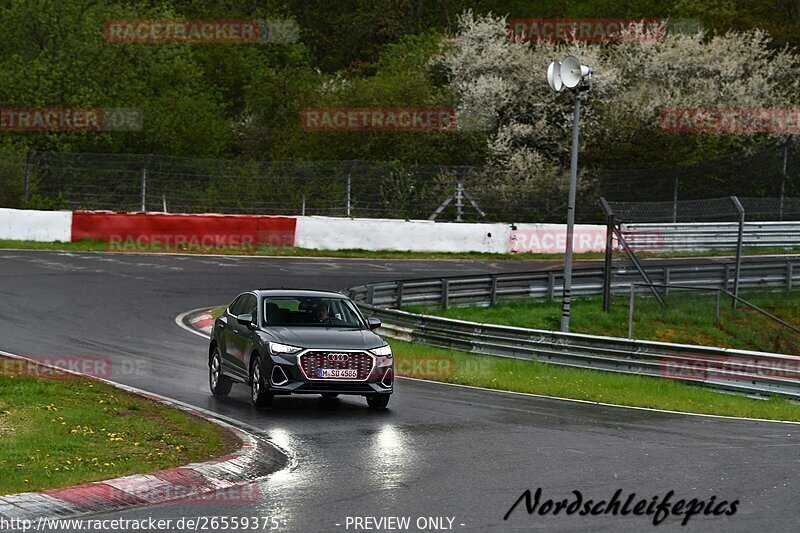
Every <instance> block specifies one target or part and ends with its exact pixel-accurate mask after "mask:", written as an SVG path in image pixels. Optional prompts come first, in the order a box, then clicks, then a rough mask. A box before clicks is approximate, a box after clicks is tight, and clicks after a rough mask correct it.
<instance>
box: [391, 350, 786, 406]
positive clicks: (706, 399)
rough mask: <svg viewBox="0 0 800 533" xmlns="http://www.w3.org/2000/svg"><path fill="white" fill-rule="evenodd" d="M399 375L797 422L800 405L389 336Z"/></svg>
mask: <svg viewBox="0 0 800 533" xmlns="http://www.w3.org/2000/svg"><path fill="white" fill-rule="evenodd" d="M390 344H391V345H392V351H393V352H394V355H395V365H396V368H397V370H398V373H399V374H403V375H406V376H409V377H418V378H423V379H433V380H435V381H444V382H446V383H458V384H462V385H473V386H478V387H487V388H491V389H499V390H506V391H515V392H529V393H534V394H542V395H546V396H558V397H562V398H574V399H578V400H587V401H593V402H603V403H610V404H615V405H628V406H635V407H649V408H655V409H666V410H670V411H682V412H687V413H702V414H713V415H722V416H737V417H747V418H764V419H768V420H791V421H800V406H798V405H797V404H796V403H792V402H790V401H788V400H784V399H781V398H772V399H770V400H756V399H751V398H747V397H744V396H737V395H732V394H723V393H720V392H716V391H713V390H710V389H704V388H702V387H696V386H691V385H686V384H683V383H679V382H677V381H670V380H666V379H657V378H649V377H642V376H626V375H623V374H613V373H610V372H600V371H596V370H581V369H577V368H568V367H559V366H557V365H550V364H547V363H539V362H536V361H521V360H516V359H504V358H500V357H487V356H479V355H474V354H469V353H464V352H458V351H454V350H444V349H440V348H434V347H429V346H424V345H421V344H413V343H409V342H403V341H397V340H390Z"/></svg>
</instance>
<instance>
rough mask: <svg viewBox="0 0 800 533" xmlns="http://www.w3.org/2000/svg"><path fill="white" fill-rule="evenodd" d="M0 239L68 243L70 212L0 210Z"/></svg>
mask: <svg viewBox="0 0 800 533" xmlns="http://www.w3.org/2000/svg"><path fill="white" fill-rule="evenodd" d="M0 239H9V240H17V241H40V242H54V241H59V242H70V240H71V239H72V212H71V211H33V210H28V209H5V208H0Z"/></svg>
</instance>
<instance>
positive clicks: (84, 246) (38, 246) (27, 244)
mask: <svg viewBox="0 0 800 533" xmlns="http://www.w3.org/2000/svg"><path fill="white" fill-rule="evenodd" d="M0 249H11V250H64V251H77V252H128V253H131V252H136V253H181V254H186V253H190V254H198V255H204V254H205V255H208V254H217V255H252V256H257V257H349V258H365V259H475V260H481V259H484V260H490V259H508V260H515V261H526V260H527V261H531V260H537V261H543V260H554V261H560V260H563V259H564V254H532V253H523V254H499V253H479V252H463V253H455V252H454V253H445V252H408V251H391V250H383V251H370V250H312V249H309V248H295V247H292V246H266V245H258V246H244V247H242V246H231V247H203V246H192V245H186V246H180V247H166V246H159V245H152V246H142V247H135V246H130V247H128V246H125V245H124V244H120V245H117V246H110V245H109V243H107V242H103V241H99V240H84V241H78V242H36V241H14V240H2V239H0ZM743 253H744V254H745V255H767V254H790V253H800V249H795V250H787V249H783V248H774V249H771V248H770V249H766V248H750V249H745V250H744V251H743ZM731 254H732V252H731V251H720V250H712V251H709V252H703V253H702V254H698V253H688V252H687V253H682V252H668V253H643V252H642V253H639V254H637V255H638V257H640V258H642V259H648V258H650V259H659V258H661V259H668V258H680V257H696V256H698V255H702V256H704V257H717V256H723V255H726V256H728V255H731ZM603 257H604V254H603V253H601V252H587V253H581V254H575V258H576V259H578V260H592V259H602V258H603Z"/></svg>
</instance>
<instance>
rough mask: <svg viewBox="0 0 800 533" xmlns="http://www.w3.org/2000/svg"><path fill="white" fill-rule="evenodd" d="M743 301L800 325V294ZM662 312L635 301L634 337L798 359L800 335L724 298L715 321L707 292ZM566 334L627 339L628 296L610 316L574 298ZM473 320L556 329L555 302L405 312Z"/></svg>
mask: <svg viewBox="0 0 800 533" xmlns="http://www.w3.org/2000/svg"><path fill="white" fill-rule="evenodd" d="M742 297H744V298H745V299H747V300H748V301H750V302H752V303H754V304H756V305H758V306H759V307H761V308H762V309H765V310H767V311H769V312H770V313H772V314H773V315H776V316H778V317H780V318H782V319H783V320H785V321H787V322H789V323H790V324H793V325H794V326H797V327H800V292H779V293H769V292H751V293H747V292H744V293H742ZM667 304H668V307H667V309H662V308H661V307H660V306H659V305H658V302H656V301H655V300H654V299H653V298H649V297H638V298H637V299H636V302H635V312H634V326H633V331H634V335H633V336H634V337H635V338H637V339H651V340H658V341H663V342H675V343H682V344H701V345H705V346H720V347H726V348H739V349H745V350H758V351H767V352H778V353H788V354H797V355H800V334H797V333H795V332H793V331H791V330H790V329H788V328H786V327H784V326H781V325H780V324H778V323H777V322H775V321H773V320H771V319H769V318H767V317H765V316H763V315H761V314H759V313H758V312H756V311H754V310H751V309H748V308H745V307H743V306H740V307H739V309H738V310H733V309H731V306H730V300H729V299H727V298H725V297H724V296H723V299H722V301H721V321H720V323H719V324H717V322H716V317H715V307H716V303H715V297H714V296H711V295H707V294H698V293H687V292H673V293H670V295H669V297H668V298H667ZM571 308H572V312H571V319H570V330H571V331H573V332H575V333H587V334H591V335H606V336H612V337H627V336H628V298H627V297H626V296H621V295H620V296H615V297H614V299H613V305H612V309H611V312H610V313H604V312H603V310H602V301H601V300H600V299H599V298H586V299H579V300H573V302H572V305H571ZM409 310H411V311H413V312H427V313H431V314H436V315H440V316H445V317H449V318H458V319H462V320H469V321H472V322H487V323H490V324H505V325H509V326H519V327H527V328H536V329H548V330H558V329H559V326H560V316H561V304H560V302H535V301H519V302H510V303H503V304H501V305H496V306H494V307H490V308H485V307H460V308H451V309H448V310H446V311H442V310H422V309H420V308H409Z"/></svg>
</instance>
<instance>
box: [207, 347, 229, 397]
mask: <svg viewBox="0 0 800 533" xmlns="http://www.w3.org/2000/svg"><path fill="white" fill-rule="evenodd" d="M232 386H233V381H231V380H230V378H228V377H227V376H225V375H223V374H222V357H220V355H219V348H217V347H214V352H213V353H212V354H211V362H210V363H209V365H208V387H209V388H210V389H211V394H213V395H214V397H215V398H224V397H225V396H227V395H228V393H230V392H231V387H232Z"/></svg>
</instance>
